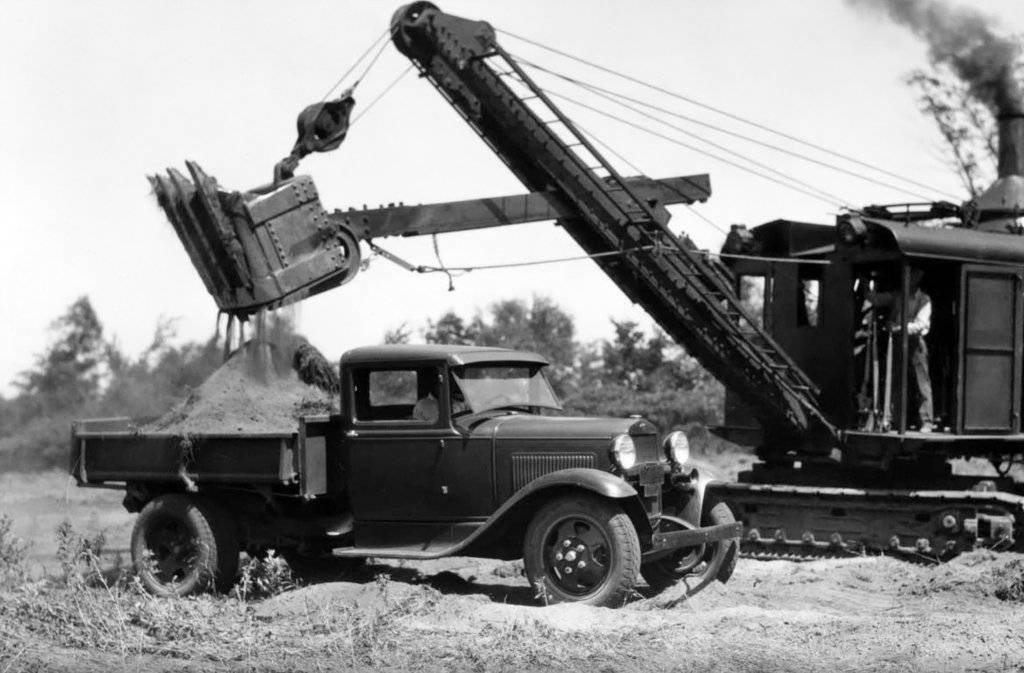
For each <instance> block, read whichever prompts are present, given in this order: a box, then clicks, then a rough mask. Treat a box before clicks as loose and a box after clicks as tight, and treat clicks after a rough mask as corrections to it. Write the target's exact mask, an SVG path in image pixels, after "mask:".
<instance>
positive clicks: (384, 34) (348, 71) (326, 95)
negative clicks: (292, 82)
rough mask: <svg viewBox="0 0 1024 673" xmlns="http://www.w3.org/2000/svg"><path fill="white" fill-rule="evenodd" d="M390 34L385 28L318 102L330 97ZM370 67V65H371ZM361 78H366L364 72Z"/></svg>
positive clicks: (378, 54)
mask: <svg viewBox="0 0 1024 673" xmlns="http://www.w3.org/2000/svg"><path fill="white" fill-rule="evenodd" d="M390 34H391V28H387V29H385V30H384V32H383V33H381V34H380V35H378V36H377V39H376V40H374V41H373V42H372V43H371V44H370V46H369V47H367V48H366V51H364V52H363V53H362V54H360V56H359V58H357V59H356V60H355V62H353V63H352V65H350V66H349V68H348V70H346V71H345V72H344V73H343V74H342V76H341V77H339V78H338V81H336V82H335V83H334V84H333V85H331V88H330V89H328V90H327V93H325V94H324V97H323V98H321V99H320V102H321V103H323V102H324V101H325V100H327V98H328V97H329V96H330V95H331V94H332V93H334V90H335V89H337V88H338V87H339V86H340V85H341V83H342V82H344V81H345V78H347V77H348V76H349V75H351V74H352V72H353V71H354V70H355V69H356V68H357V67H359V64H360V63H362V61H363V59H365V58H366V57H367V56H368V55H369V54H370V52H372V51H373V50H374V49H375V48H376V47H377V45H378V44H380V41H381V40H383V39H384V38H385V37H387V36H388V35H390ZM386 44H387V43H385V45H386ZM382 51H383V47H382V48H381V49H380V50H379V51H378V52H377V55H376V56H374V59H373V60H374V61H376V60H377V58H379V57H380V53H381V52H382ZM371 65H372V63H371ZM363 77H366V72H365V71H364V72H363V75H362V77H360V78H359V79H360V80H361V79H362V78H363ZM358 82H359V80H356V83H358Z"/></svg>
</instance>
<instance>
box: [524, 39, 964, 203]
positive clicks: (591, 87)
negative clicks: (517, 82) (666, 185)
mask: <svg viewBox="0 0 1024 673" xmlns="http://www.w3.org/2000/svg"><path fill="white" fill-rule="evenodd" d="M516 60H517V61H519V62H520V63H522V64H523V65H526V66H528V67H530V68H533V69H535V70H538V71H540V72H544V73H547V74H549V75H551V76H552V77H557V78H559V79H561V80H564V81H566V82H569V83H571V84H575V85H576V86H578V87H581V88H583V89H585V90H587V91H589V92H591V93H593V94H594V95H597V96H600V97H602V98H606V99H608V100H612V97H614V98H621V99H622V100H627V101H629V102H631V103H636V104H637V105H642V106H644V107H646V108H650V109H652V110H657V111H658V112H661V113H663V114H667V115H671V116H672V117H675V118H677V119H682V120H684V121H687V122H690V123H691V124H696V125H698V126H703V127H704V128H708V129H711V130H713V131H718V132H719V133H724V134H726V135H729V136H732V137H734V138H738V139H740V140H745V141H747V142H750V143H754V144H755V145H760V146H761V147H765V148H767V149H770V150H774V151H776V152H780V153H782V154H786V155H788V156H791V157H794V158H797V159H801V160H803V161H807V162H809V163H812V164H816V165H818V166H822V167H823V168H828V169H830V170H833V171H837V172H839V173H843V174H845V175H849V176H851V177H854V178H857V179H859V180H864V181H865V182H870V183H871V184H874V185H878V186H880V187H885V188H886V189H891V190H893V191H897V192H902V193H903V194H908V195H910V196H913V197H914V198H916V199H922V200H924V201H931V199H929V198H928V197H927V196H924V195H922V194H918V193H917V192H913V191H910V190H908V189H905V188H903V187H900V186H899V185H894V184H892V183H889V182H884V181H882V180H876V179H875V178H872V177H870V176H868V175H864V174H862V173H858V172H856V171H851V170H848V169H846V168H843V167H842V166H837V165H836V164H833V163H829V162H827V161H821V160H820V159H815V158H814V157H812V156H808V155H806V154H801V153H800V152H795V151H793V150H790V149H786V148H785V147H782V146H780V145H774V144H772V143H769V142H765V141H763V140H758V139H757V138H754V137H752V136H748V135H744V134H742V133H737V132H736V131H731V130H729V129H727V128H724V127H721V126H717V125H715V124H710V123H708V122H705V121H702V120H700V119H697V118H695V117H690V116H688V115H684V114H681V113H679V112H676V111H674V110H668V109H666V108H663V107H659V106H657V105H654V104H653V103H649V102H647V101H644V100H640V99H638V98H633V97H631V96H627V95H625V94H623V93H621V92H617V91H611V90H609V89H605V88H604V87H601V86H598V85H596V84H593V83H590V82H585V81H583V80H579V79H576V78H574V77H570V76H568V75H564V74H562V73H559V72H555V71H553V70H550V69H549V68H545V67H544V66H542V65H537V64H536V63H531V62H530V61H528V60H525V59H521V58H519V57H516ZM616 102H617V101H616ZM620 104H621V103H620ZM691 135H694V134H691ZM694 137H699V136H694ZM709 144H710V143H709ZM823 193H825V192H823ZM938 193H939V194H941V195H943V196H949V195H948V194H946V193H944V192H938ZM953 198H955V197H953ZM840 200H845V199H840Z"/></svg>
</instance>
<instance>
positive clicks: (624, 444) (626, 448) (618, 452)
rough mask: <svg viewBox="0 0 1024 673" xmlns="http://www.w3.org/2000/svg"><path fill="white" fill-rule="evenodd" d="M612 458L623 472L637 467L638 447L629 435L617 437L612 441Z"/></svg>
mask: <svg viewBox="0 0 1024 673" xmlns="http://www.w3.org/2000/svg"><path fill="white" fill-rule="evenodd" d="M612 458H614V459H615V462H616V463H617V464H618V466H619V467H621V468H622V469H623V470H628V469H629V468H631V467H633V466H634V465H636V445H635V444H634V443H633V438H632V437H630V436H629V435H625V434H623V435H616V437H615V439H613V440H612Z"/></svg>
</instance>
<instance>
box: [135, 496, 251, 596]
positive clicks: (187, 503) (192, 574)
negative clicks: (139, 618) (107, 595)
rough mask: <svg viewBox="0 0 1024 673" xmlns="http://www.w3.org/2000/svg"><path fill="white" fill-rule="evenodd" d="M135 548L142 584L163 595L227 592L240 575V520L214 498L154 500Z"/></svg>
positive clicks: (145, 511)
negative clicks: (237, 523)
mask: <svg viewBox="0 0 1024 673" xmlns="http://www.w3.org/2000/svg"><path fill="white" fill-rule="evenodd" d="M131 550H132V562H133V563H134V565H135V571H136V573H138V576H139V580H140V581H141V582H142V585H143V586H144V587H146V590H147V591H149V592H150V593H152V594H154V595H157V596H187V595H189V594H194V593H199V592H202V591H207V590H210V589H216V590H218V591H227V590H228V589H230V588H231V586H232V584H234V581H235V574H236V573H237V572H238V553H239V549H238V533H237V530H236V525H235V521H234V518H233V517H232V516H231V514H230V513H229V512H227V511H226V510H224V508H223V507H221V506H220V505H218V504H217V503H216V502H214V501H212V500H210V499H208V498H202V497H198V496H192V495H185V494H181V493H170V494H167V495H161V496H159V497H157V498H155V499H154V500H152V501H150V502H149V504H147V505H146V506H145V507H144V508H143V509H142V512H141V513H140V514H139V518H138V519H136V521H135V528H134V529H133V530H132V542H131Z"/></svg>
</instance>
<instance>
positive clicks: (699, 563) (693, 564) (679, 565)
mask: <svg viewBox="0 0 1024 673" xmlns="http://www.w3.org/2000/svg"><path fill="white" fill-rule="evenodd" d="M735 521H736V519H735V517H733V515H732V510H731V509H729V506H728V505H727V504H725V503H724V502H720V503H718V504H716V505H715V506H714V507H712V508H711V510H710V511H709V512H708V513H707V516H706V517H705V521H704V525H707V526H717V525H718V524H723V523H734V522H735ZM738 547H739V546H738V544H737V542H736V540H735V539H734V538H730V539H726V540H719V541H718V542H715V543H714V544H711V545H701V546H700V547H695V548H691V549H680V550H679V551H677V552H675V553H674V554H671V555H669V556H665V557H662V558H659V559H657V560H655V561H651V562H650V563H645V564H643V565H642V566H640V573H641V574H642V575H643V577H644V580H645V581H646V582H647V584H648V586H650V587H651V590H652V591H654V592H655V593H660V592H662V591H664V590H665V589H667V588H669V587H671V586H674V585H675V584H676V583H677V582H679V581H680V580H681V579H683V578H685V577H692V578H693V579H694V580H696V581H695V583H694V584H693V585H692V586H690V585H687V590H686V595H687V596H692V595H694V594H695V593H697V592H698V591H700V590H701V589H703V588H704V587H706V586H707V585H709V584H711V582H712V581H714V580H716V579H717V580H718V581H719V582H723V583H724V582H726V581H727V580H728V579H729V577H731V576H732V572H733V570H735V568H736V558H737V556H738V552H739V548H738ZM717 554H721V555H723V556H722V565H721V566H720V567H719V569H718V572H717V573H715V575H714V576H713V577H712V576H711V575H709V574H707V573H703V572H702V571H701V569H702V568H707V567H708V564H710V563H711V561H712V560H713V559H714V557H715V555H717Z"/></svg>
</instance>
